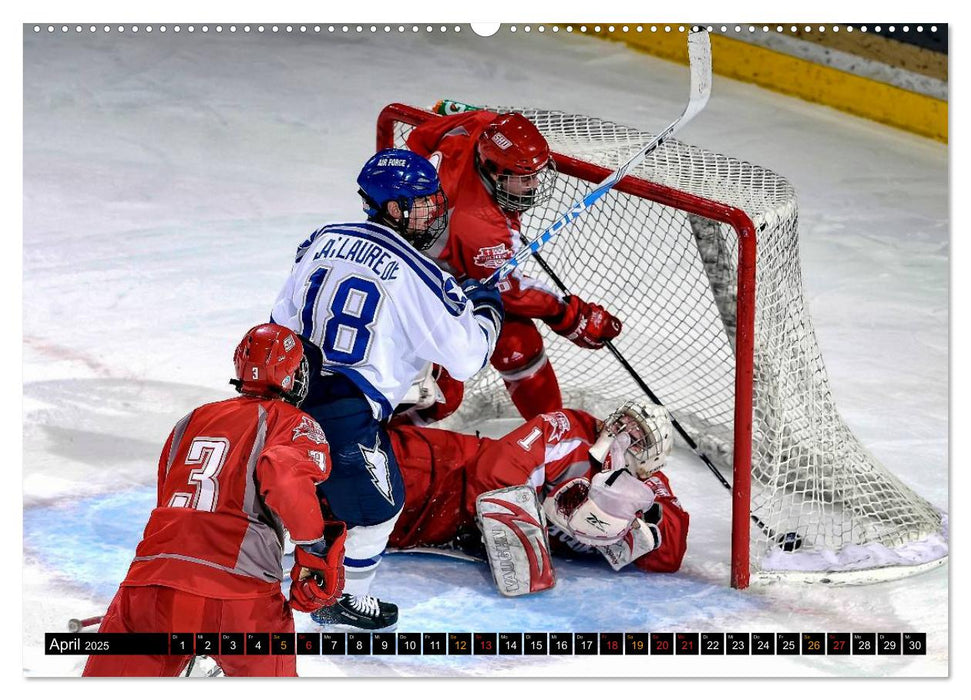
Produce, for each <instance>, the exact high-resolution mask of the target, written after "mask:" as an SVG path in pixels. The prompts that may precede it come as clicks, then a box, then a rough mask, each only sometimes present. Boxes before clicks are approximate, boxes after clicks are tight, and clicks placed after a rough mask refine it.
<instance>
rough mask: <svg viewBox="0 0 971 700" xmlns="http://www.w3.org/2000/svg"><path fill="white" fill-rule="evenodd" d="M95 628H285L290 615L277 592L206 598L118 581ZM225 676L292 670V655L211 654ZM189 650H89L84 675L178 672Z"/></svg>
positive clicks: (290, 621)
mask: <svg viewBox="0 0 971 700" xmlns="http://www.w3.org/2000/svg"><path fill="white" fill-rule="evenodd" d="M98 631H99V632H165V633H169V632H189V633H196V632H242V633H245V632H289V633H292V632H293V631H294V630H293V615H292V613H291V612H290V606H289V604H288V603H287V601H286V599H285V598H284V597H283V595H282V594H281V593H279V592H278V593H276V594H275V595H272V596H264V597H261V598H247V599H244V600H220V599H217V598H205V597H203V596H198V595H193V594H191V593H184V592H182V591H177V590H175V589H174V588H167V587H165V586H122V587H121V588H119V589H118V593H116V594H115V597H114V600H112V601H111V605H109V606H108V612H106V613H105V617H104V620H103V621H102V622H101V627H100V629H99V630H98ZM208 656H211V657H212V658H213V659H215V661H216V663H218V664H219V666H220V667H221V668H222V670H223V672H224V673H225V674H226V675H227V676H296V675H297V660H296V657H295V656H292V655H279V654H268V655H265V656H242V655H241V656H234V655H226V656H223V655H219V654H209V655H208ZM190 658H191V657H190V656H174V655H173V656H94V655H92V656H89V657H88V663H87V665H85V667H84V674H83V675H85V676H110V677H117V676H149V677H160V676H178V675H179V674H180V673H181V672H182V671H183V670H184V669H185V666H186V664H188V663H189V659H190Z"/></svg>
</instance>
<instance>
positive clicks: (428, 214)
mask: <svg viewBox="0 0 971 700" xmlns="http://www.w3.org/2000/svg"><path fill="white" fill-rule="evenodd" d="M395 202H396V203H397V204H398V208H399V209H401V219H399V220H397V221H395V220H394V219H393V218H391V215H390V214H389V213H388V209H387V204H385V206H384V208H383V219H384V222H385V223H386V224H387V225H389V226H391V228H393V229H394V230H396V231H397V232H398V233H400V234H401V235H402V236H404V237H405V238H406V239H407V240H408V242H409V243H411V245H412V247H414V248H415V249H416V250H428V249H429V248H431V247H432V246H433V245H434V244H435V241H437V240H438V239H439V238H441V236H442V234H443V233H445V229H446V228H447V227H448V198H447V197H446V196H445V193H444V192H443V191H442V190H441V188H439V190H438V191H437V192H434V193H433V194H430V195H427V196H425V197H414V198H412V199H407V198H405V197H400V198H398V199H397V200H395ZM416 221H420V222H422V224H415V222H416ZM418 225H421V226H422V228H417V226H418Z"/></svg>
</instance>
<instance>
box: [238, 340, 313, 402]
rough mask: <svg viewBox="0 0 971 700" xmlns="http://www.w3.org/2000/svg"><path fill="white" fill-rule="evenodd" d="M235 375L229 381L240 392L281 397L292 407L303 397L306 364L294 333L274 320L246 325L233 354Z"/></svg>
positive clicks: (306, 385) (306, 384)
mask: <svg viewBox="0 0 971 700" xmlns="http://www.w3.org/2000/svg"><path fill="white" fill-rule="evenodd" d="M233 363H234V364H235V365H236V378H235V379H231V380H230V384H232V385H233V386H235V387H236V389H237V390H238V391H239V392H240V393H241V394H249V395H252V396H262V397H265V398H268V399H276V398H282V399H283V400H284V401H286V402H288V403H292V404H293V405H294V406H299V405H300V403H301V402H302V401H303V400H304V399H305V398H306V397H307V389H308V374H309V372H308V367H307V358H306V357H304V354H303V345H301V343H300V338H298V337H297V335H296V334H295V333H294V332H293V331H291V330H289V329H288V328H284V327H283V326H278V325H277V324H275V323H264V324H261V325H259V326H254V327H253V328H250V329H249V330H248V331H247V332H246V335H245V336H243V339H242V340H241V341H240V342H239V345H237V346H236V353H235V355H233Z"/></svg>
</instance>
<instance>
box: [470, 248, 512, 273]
mask: <svg viewBox="0 0 971 700" xmlns="http://www.w3.org/2000/svg"><path fill="white" fill-rule="evenodd" d="M512 253H513V252H512V249H511V248H508V247H507V246H506V244H505V243H500V244H499V245H493V246H485V247H482V248H479V251H478V252H477V253H476V254H475V258H474V259H473V262H474V263H475V264H476V265H478V266H479V267H487V268H489V269H492V270H497V269H499V268H500V267H502V264H503V263H504V262H506V261H507V260H509V258H511V257H512Z"/></svg>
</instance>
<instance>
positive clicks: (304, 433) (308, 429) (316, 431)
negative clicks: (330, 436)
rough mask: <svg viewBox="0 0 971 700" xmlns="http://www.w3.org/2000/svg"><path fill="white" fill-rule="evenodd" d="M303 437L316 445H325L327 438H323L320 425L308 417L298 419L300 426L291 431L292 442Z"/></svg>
mask: <svg viewBox="0 0 971 700" xmlns="http://www.w3.org/2000/svg"><path fill="white" fill-rule="evenodd" d="M301 437H305V438H307V439H309V440H311V441H313V442H316V443H317V444H318V445H325V444H327V438H326V437H325V436H324V431H323V429H322V428H321V427H320V425H319V424H318V423H317V421H315V420H314V419H313V418H311V417H310V416H304V417H303V418H301V419H300V425H298V426H297V427H296V428H294V429H293V438H292V439H291V441H292V442H296V441H297V439H298V438H301Z"/></svg>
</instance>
